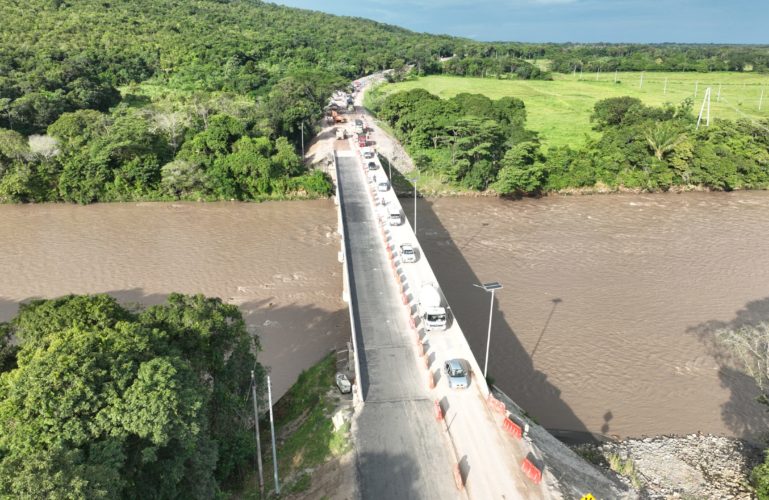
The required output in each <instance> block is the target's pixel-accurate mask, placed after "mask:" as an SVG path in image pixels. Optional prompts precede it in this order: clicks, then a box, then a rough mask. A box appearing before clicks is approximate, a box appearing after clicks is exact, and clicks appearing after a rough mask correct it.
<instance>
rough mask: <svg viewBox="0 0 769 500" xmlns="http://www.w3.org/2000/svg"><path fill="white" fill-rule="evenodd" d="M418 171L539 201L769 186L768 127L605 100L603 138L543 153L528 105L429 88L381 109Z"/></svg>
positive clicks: (687, 107) (597, 118)
mask: <svg viewBox="0 0 769 500" xmlns="http://www.w3.org/2000/svg"><path fill="white" fill-rule="evenodd" d="M375 108H376V111H377V113H378V116H379V117H380V118H382V119H384V120H386V121H387V122H388V123H389V124H390V126H391V127H392V128H393V130H394V131H395V133H396V135H397V136H398V138H399V139H401V140H402V141H403V142H405V143H406V145H407V146H408V149H409V150H410V152H411V154H412V156H413V158H414V162H415V164H416V165H417V167H418V168H419V169H420V170H421V171H424V172H428V173H433V174H435V175H439V176H440V177H441V178H443V179H446V180H448V181H449V182H451V183H453V184H455V185H459V186H463V187H465V188H469V189H475V190H483V189H486V188H493V189H495V190H496V191H497V192H499V193H502V194H537V193H541V192H548V191H559V190H568V189H569V188H594V187H599V188H609V189H622V188H629V189H639V190H649V191H657V190H668V189H671V188H674V187H676V186H682V187H704V188H709V189H714V190H733V189H745V188H750V189H755V188H766V187H767V186H769V123H766V122H762V123H754V122H751V121H748V120H738V121H736V122H732V121H728V120H715V122H714V123H712V124H711V125H710V126H709V127H705V126H702V127H700V128H697V126H696V117H695V116H694V114H693V113H692V102H691V100H690V99H689V100H685V101H684V102H682V103H680V104H679V105H678V106H673V105H667V106H664V107H652V106H646V105H644V104H643V103H642V102H641V101H640V100H639V99H636V98H632V97H619V98H611V99H604V100H602V101H599V102H598V103H596V105H595V109H594V112H593V115H592V117H591V121H592V122H593V126H594V128H595V129H596V130H598V131H600V132H602V135H601V136H600V137H599V138H598V139H593V140H590V141H588V143H587V145H586V146H585V147H584V148H581V149H572V148H570V147H568V146H564V147H557V148H550V149H548V150H547V151H543V150H542V148H541V147H540V144H539V141H538V138H537V136H536V134H535V133H534V132H531V131H527V130H526V129H525V128H524V125H525V117H526V112H525V107H524V103H523V102H521V101H520V100H518V99H515V98H511V97H506V98H502V99H499V100H497V101H493V100H491V99H489V98H488V97H485V96H483V95H479V94H458V95H457V96H455V97H453V98H451V99H446V100H443V99H440V98H438V97H437V96H434V95H432V94H430V93H429V92H427V91H426V90H423V89H414V90H410V91H406V92H398V93H394V94H390V95H388V96H386V97H384V98H382V99H381V100H380V101H379V102H377V103H375Z"/></svg>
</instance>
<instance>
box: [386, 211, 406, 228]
mask: <svg viewBox="0 0 769 500" xmlns="http://www.w3.org/2000/svg"><path fill="white" fill-rule="evenodd" d="M387 220H388V221H389V222H390V225H391V226H400V225H401V224H403V215H402V214H401V211H400V209H399V208H397V207H390V208H389V209H388V210H387Z"/></svg>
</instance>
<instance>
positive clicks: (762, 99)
mask: <svg viewBox="0 0 769 500" xmlns="http://www.w3.org/2000/svg"><path fill="white" fill-rule="evenodd" d="M763 103H764V87H761V97H760V98H759V99H758V110H759V111H761V105H762V104H763Z"/></svg>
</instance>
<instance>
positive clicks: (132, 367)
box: [0, 294, 264, 499]
mask: <svg viewBox="0 0 769 500" xmlns="http://www.w3.org/2000/svg"><path fill="white" fill-rule="evenodd" d="M0 333H1V334H2V335H0V356H1V357H0V361H1V362H2V363H1V364H0V369H2V372H0V496H1V497H3V498H104V499H114V498H201V499H204V498H205V499H208V498H216V496H217V494H218V493H219V491H220V489H221V487H222V486H223V485H224V486H226V485H227V484H230V483H231V482H232V481H234V480H237V479H239V478H241V477H242V475H243V474H245V473H246V472H247V470H251V468H250V461H251V460H252V459H253V456H254V455H253V432H252V428H253V419H252V418H251V419H250V417H249V416H250V415H251V416H252V415H253V414H252V413H251V411H250V409H251V406H250V405H251V402H250V401H248V400H247V397H246V396H247V394H248V390H249V387H250V371H251V370H252V369H255V371H256V372H257V374H258V382H257V383H258V384H259V389H260V391H261V389H263V379H264V370H263V369H262V367H261V365H259V364H258V363H257V362H256V359H255V357H254V356H255V355H254V351H255V350H256V349H258V348H259V341H258V338H256V337H252V336H251V335H249V334H248V332H247V331H246V327H245V323H244V321H243V318H242V317H241V314H240V311H239V310H238V308H237V306H233V305H228V304H224V303H222V301H221V300H220V299H211V298H206V297H203V296H200V295H198V296H186V295H179V294H172V295H171V296H169V297H168V299H167V301H166V303H164V304H160V305H156V306H151V307H148V308H146V309H144V310H140V311H133V310H128V309H126V308H124V307H122V306H120V305H119V304H118V303H117V302H116V301H115V299H113V298H111V297H109V296H107V295H93V296H68V297H62V298H59V299H54V300H36V301H32V302H30V303H28V304H25V305H22V307H21V310H20V312H19V314H18V315H17V316H16V317H15V318H14V319H13V320H12V321H11V322H10V324H0ZM11 336H13V337H14V338H15V339H16V340H17V341H18V343H19V344H20V345H19V346H18V347H13V346H11V343H10V342H9V338H10V337H11ZM246 468H247V469H246Z"/></svg>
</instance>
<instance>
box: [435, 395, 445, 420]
mask: <svg viewBox="0 0 769 500" xmlns="http://www.w3.org/2000/svg"><path fill="white" fill-rule="evenodd" d="M434 407H435V420H437V421H439V422H440V421H441V420H443V410H442V409H441V404H440V403H439V402H438V400H437V399H436V400H435V405H434Z"/></svg>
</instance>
